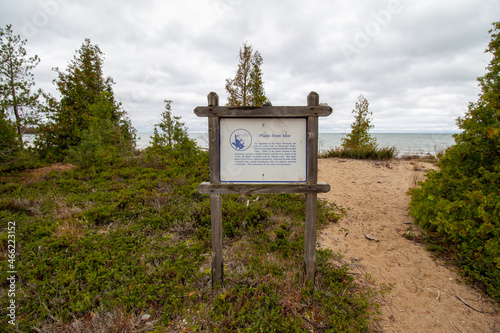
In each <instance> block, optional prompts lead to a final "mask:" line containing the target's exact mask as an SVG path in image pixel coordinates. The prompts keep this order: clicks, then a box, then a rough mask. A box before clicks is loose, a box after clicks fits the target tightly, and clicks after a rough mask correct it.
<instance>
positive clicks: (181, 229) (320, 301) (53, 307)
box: [0, 150, 375, 332]
mask: <svg viewBox="0 0 500 333" xmlns="http://www.w3.org/2000/svg"><path fill="white" fill-rule="evenodd" d="M162 153H163V154H164V155H162V156H160V157H158V158H146V157H145V158H138V159H134V160H129V161H120V162H119V163H118V164H115V165H107V164H101V165H99V166H95V165H94V166H91V167H88V168H83V167H80V168H74V169H69V170H66V171H52V172H51V173H49V174H46V175H44V176H41V177H34V175H32V174H28V173H11V174H8V175H7V176H6V177H3V178H2V179H1V181H0V193H2V197H1V198H0V219H1V220H2V221H15V222H16V224H17V229H16V237H17V238H16V241H17V244H18V246H17V254H16V270H17V271H18V272H19V274H18V280H17V283H18V284H17V288H18V289H17V293H16V302H17V313H18V317H17V320H18V323H19V330H20V331H30V330H32V329H33V328H34V327H35V328H38V329H39V330H42V331H44V332H58V331H61V330H63V329H70V328H71V327H75V326H74V325H76V323H78V325H83V326H85V325H87V327H88V329H89V330H90V327H91V325H93V324H92V322H93V321H92V320H94V319H95V318H98V317H99V316H100V317H99V318H101V317H105V314H107V313H109V314H113V313H117V311H118V312H119V313H121V314H126V316H129V318H130V320H132V318H137V317H138V316H139V317H140V316H142V315H144V314H148V315H150V316H151V317H150V318H151V319H150V322H151V323H154V326H151V330H157V331H165V330H167V331H183V330H186V329H191V330H192V331H196V330H198V331H206V332H212V331H220V332H229V331H231V330H238V329H239V330H240V331H243V332H245V331H248V332H250V331H254V330H262V331H263V332H272V331H289V332H302V331H309V330H318V328H322V329H321V330H324V331H328V330H330V331H336V332H337V331H338V332H342V331H345V332H366V331H368V325H369V323H370V321H371V319H372V318H373V313H374V309H375V307H374V305H373V304H372V303H371V301H370V293H369V291H367V290H364V289H362V288H360V287H358V286H357V285H356V284H355V283H354V281H353V279H352V278H351V277H350V276H349V275H348V274H347V271H346V269H338V268H335V267H334V266H333V265H332V264H331V263H329V259H331V253H330V252H325V251H320V250H318V252H317V257H318V259H317V283H316V284H317V286H316V288H313V287H312V286H308V287H306V288H305V289H304V288H303V282H302V277H301V276H302V266H303V248H304V235H303V233H304V214H305V197H304V195H285V194H277V195H261V196H256V195H249V196H244V195H224V197H223V210H224V218H223V221H224V229H223V230H224V239H223V241H224V259H225V284H224V288H223V289H221V290H212V288H211V283H210V262H211V261H210V253H211V232H210V199H209V196H208V195H201V194H199V193H198V192H197V190H196V187H197V185H198V184H199V183H200V182H202V181H206V180H207V179H208V178H209V171H208V154H207V153H206V152H201V151H195V152H193V153H192V154H191V155H187V154H184V156H183V155H182V154H178V153H172V154H169V150H164V151H163V150H162ZM150 157H151V156H150ZM338 218H339V213H338V210H337V209H336V208H335V206H333V205H329V204H327V203H325V202H322V201H318V227H321V226H323V225H327V224H329V223H334V222H335V221H337V220H338ZM0 248H1V249H2V251H3V252H4V253H5V251H6V249H7V232H6V229H5V228H3V229H2V230H1V232H0ZM6 264H7V262H6V261H3V262H2V264H1V265H2V266H1V267H2V273H0V279H1V281H2V282H1V284H0V292H1V295H2V296H1V298H0V306H1V307H3V308H6V307H7V306H8V302H9V298H8V297H7V292H6V290H7V288H8V283H7V279H6V278H7V275H6V274H7V273H6V272H7V271H8V270H6V269H5V267H6V266H5V265H6ZM339 304H340V305H339ZM339 306H340V307H339ZM370 311H371V312H370ZM96 314H99V316H97V315H96ZM6 319H7V317H3V318H2V319H1V323H2V325H3V324H5V325H7V323H6V322H5V320H6ZM221 323H225V324H227V325H221ZM144 324H145V323H144V322H143V323H142V325H144ZM71 325H73V326H71ZM116 325H117V327H118V325H119V324H118V323H117V324H116ZM117 330H118V328H117Z"/></svg>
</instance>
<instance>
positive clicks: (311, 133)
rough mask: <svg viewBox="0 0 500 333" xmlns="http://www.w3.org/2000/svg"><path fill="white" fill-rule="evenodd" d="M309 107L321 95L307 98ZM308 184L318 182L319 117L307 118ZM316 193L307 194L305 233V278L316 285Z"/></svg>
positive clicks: (312, 92)
mask: <svg viewBox="0 0 500 333" xmlns="http://www.w3.org/2000/svg"><path fill="white" fill-rule="evenodd" d="M307 105H308V106H316V105H319V95H318V94H317V93H316V92H314V91H311V92H310V93H309V95H308V96H307ZM307 166H308V169H307V182H308V183H310V184H316V182H317V181H318V117H317V116H310V117H308V118H307ZM317 198H318V195H317V194H316V193H308V194H306V221H305V231H304V278H305V280H306V281H309V282H311V283H312V284H314V277H315V270H316V219H317V211H316V209H317Z"/></svg>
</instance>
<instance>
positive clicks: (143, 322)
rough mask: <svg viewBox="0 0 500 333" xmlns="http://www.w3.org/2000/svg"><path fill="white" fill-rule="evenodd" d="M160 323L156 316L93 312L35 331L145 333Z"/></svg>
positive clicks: (120, 311) (118, 312)
mask: <svg viewBox="0 0 500 333" xmlns="http://www.w3.org/2000/svg"><path fill="white" fill-rule="evenodd" d="M158 321H159V319H157V318H156V316H155V315H150V314H145V313H139V314H135V313H126V312H125V311H123V310H121V309H114V310H112V311H109V312H105V313H98V312H95V313H94V312H91V313H90V314H88V315H86V316H85V317H83V318H80V319H74V320H73V321H72V322H70V323H66V324H63V323H61V322H54V323H47V324H45V325H43V326H42V327H40V328H37V327H33V330H34V331H35V332H44V333H125V332H126V333H143V332H149V331H151V330H152V329H153V328H154V326H155V325H156V323H157V322H158Z"/></svg>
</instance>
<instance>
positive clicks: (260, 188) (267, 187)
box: [198, 182, 330, 194]
mask: <svg viewBox="0 0 500 333" xmlns="http://www.w3.org/2000/svg"><path fill="white" fill-rule="evenodd" d="M198 191H199V192H200V193H203V194H213V193H219V194H229V193H240V194H267V193H326V192H329V191H330V185H329V184H327V183H323V182H319V183H318V184H233V183H231V184H224V183H222V184H211V183H208V182H204V183H201V184H200V185H198Z"/></svg>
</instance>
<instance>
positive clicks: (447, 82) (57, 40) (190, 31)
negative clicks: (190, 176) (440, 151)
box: [0, 0, 498, 132]
mask: <svg viewBox="0 0 500 333" xmlns="http://www.w3.org/2000/svg"><path fill="white" fill-rule="evenodd" d="M497 11H498V5H497V4H496V1H494V0H486V1H482V2H480V3H478V2H470V1H451V0H447V1H431V0H423V1H412V0H389V1H384V2H378V1H377V2H374V1H364V0H355V1H349V2H345V1H328V2H327V1H320V0H312V1H307V2H305V1H298V0H292V1H284V0H281V1H273V2H269V1H263V0H257V1H252V2H251V1H248V0H213V1H212V0H211V1H209V0H200V1H196V2H189V1H184V0H172V1H167V2H165V1H159V0H158V1H155V0H151V1H143V2H140V3H139V2H136V1H131V0H127V1H121V2H119V3H116V2H106V1H97V0H90V1H86V2H72V1H68V0H26V1H22V2H19V1H16V0H4V1H2V3H1V4H0V21H1V22H5V23H12V24H13V29H14V31H15V32H16V33H19V34H21V35H24V37H26V38H28V46H27V49H28V52H29V53H30V54H38V55H39V57H40V58H41V63H40V64H39V65H38V67H37V69H36V71H35V74H36V81H37V85H38V86H40V87H42V88H43V89H46V90H48V91H51V92H54V93H55V87H54V86H53V85H52V80H53V79H55V78H56V74H55V73H54V72H53V71H52V70H51V69H52V67H59V68H60V69H62V70H64V69H65V68H66V66H67V64H68V62H69V61H70V60H71V59H72V58H73V56H74V54H75V50H77V49H78V48H79V47H80V45H81V44H82V42H83V41H84V39H85V38H90V39H91V40H92V42H93V43H96V44H98V45H99V47H100V48H101V50H102V51H103V52H104V53H105V63H104V73H105V75H109V76H111V77H113V78H114V80H115V81H116V85H115V86H114V91H115V93H116V95H117V98H118V100H120V101H122V102H123V105H124V107H125V108H126V109H127V111H128V112H129V114H130V117H131V119H132V122H133V125H134V126H135V127H137V128H138V129H139V130H141V131H148V130H151V129H152V127H153V125H154V123H156V122H158V119H159V115H160V113H161V112H162V111H163V108H164V103H163V100H164V99H171V100H173V101H174V103H173V104H172V107H173V112H174V114H176V115H181V116H182V118H183V120H184V121H185V122H186V124H187V125H188V126H189V129H190V130H204V129H206V119H203V118H198V117H196V116H195V115H194V113H193V109H194V107H196V106H198V105H205V104H206V95H207V94H208V93H209V92H210V91H216V92H217V93H218V94H219V96H220V102H221V104H225V102H226V98H227V95H226V93H225V90H224V84H225V79H226V78H230V77H233V76H234V73H235V71H236V69H237V65H238V51H239V48H240V47H241V46H242V45H243V43H244V42H248V43H249V44H251V45H252V46H253V47H254V49H255V50H258V51H259V52H260V53H261V54H262V56H263V58H264V64H263V67H262V69H263V74H264V77H263V79H264V81H265V89H266V93H267V95H268V97H269V98H270V99H271V101H272V102H273V105H305V103H306V96H307V94H308V93H309V91H311V90H315V91H317V92H318V93H319V94H320V101H321V102H327V103H329V104H330V105H331V106H332V107H333V109H334V112H333V115H332V116H330V117H328V118H326V119H321V120H320V128H321V129H322V130H324V131H340V132H346V131H348V130H349V125H350V123H351V122H352V120H353V117H352V114H351V110H352V109H353V107H354V103H355V102H356V99H357V96H358V95H360V94H363V95H364V96H365V97H366V98H367V99H368V100H369V102H370V110H371V111H373V116H374V123H375V130H376V131H379V132H380V131H413V132H418V131H429V130H431V131H451V130H456V125H455V119H456V118H457V117H458V116H460V115H463V113H464V112H465V111H466V110H467V105H468V102H471V101H474V100H476V99H477V94H478V93H479V90H478V88H477V82H476V78H477V77H478V76H481V75H483V74H484V72H485V70H484V68H485V67H486V65H487V64H488V61H489V60H490V58H491V57H490V56H489V55H488V54H484V53H483V51H484V49H485V48H486V46H487V44H488V42H489V35H488V33H487V31H488V30H489V29H490V28H491V23H492V22H494V21H495V20H496V19H497V18H496V17H495V14H496V12H497Z"/></svg>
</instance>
